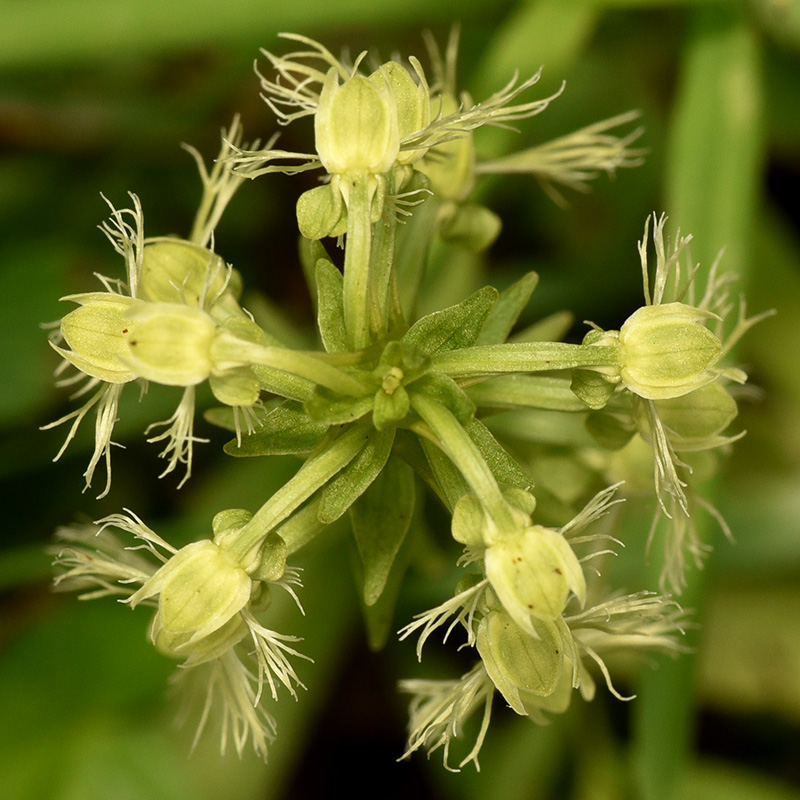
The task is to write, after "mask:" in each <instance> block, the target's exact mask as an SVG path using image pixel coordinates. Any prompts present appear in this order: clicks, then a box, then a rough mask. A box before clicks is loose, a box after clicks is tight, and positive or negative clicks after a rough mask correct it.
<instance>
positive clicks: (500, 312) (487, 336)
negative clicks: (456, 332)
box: [475, 272, 539, 344]
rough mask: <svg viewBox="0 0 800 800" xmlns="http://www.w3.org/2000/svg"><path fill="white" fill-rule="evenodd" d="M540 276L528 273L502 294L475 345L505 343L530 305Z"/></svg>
mask: <svg viewBox="0 0 800 800" xmlns="http://www.w3.org/2000/svg"><path fill="white" fill-rule="evenodd" d="M538 283H539V276H538V275H537V274H536V273H535V272H528V273H526V274H525V275H523V276H522V277H521V278H520V279H519V280H518V281H517V282H516V283H513V284H512V285H511V286H509V287H508V289H506V290H505V291H504V292H502V293H501V294H500V297H499V298H498V300H497V302H496V303H495V305H494V308H493V309H492V310H491V311H490V312H489V316H488V317H487V318H486V322H485V324H484V326H483V330H482V331H481V333H480V336H478V339H477V341H476V342H475V344H500V343H502V342H504V341H505V340H506V339H507V338H508V335H509V334H510V333H511V330H512V328H513V327H514V325H516V322H517V320H518V319H519V315H520V314H521V313H522V312H523V310H524V309H525V306H526V305H528V301H529V300H530V299H531V295H532V294H533V290H534V289H535V288H536V284H538Z"/></svg>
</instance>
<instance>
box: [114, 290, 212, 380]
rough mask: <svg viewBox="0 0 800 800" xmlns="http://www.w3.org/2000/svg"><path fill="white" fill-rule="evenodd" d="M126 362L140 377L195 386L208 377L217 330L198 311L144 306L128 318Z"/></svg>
mask: <svg viewBox="0 0 800 800" xmlns="http://www.w3.org/2000/svg"><path fill="white" fill-rule="evenodd" d="M131 319H132V321H133V322H134V326H133V328H132V330H131V332H130V333H129V334H128V335H127V336H126V340H127V344H128V354H127V356H126V358H125V362H126V363H127V364H128V365H129V366H130V368H131V369H132V370H133V371H134V372H135V373H136V374H137V375H139V376H140V377H142V378H146V379H147V380H151V381H155V382H156V383H161V384H164V385H166V386H194V385H196V384H198V383H202V382H203V381H204V380H205V379H206V378H208V376H209V375H210V374H211V369H212V366H213V365H212V360H211V343H212V341H213V340H214V335H215V333H216V330H217V326H216V324H215V323H214V320H212V319H211V317H209V315H208V314H206V313H205V312H204V311H201V310H200V309H199V308H191V307H190V306H184V305H179V304H177V303H147V304H146V305H142V306H140V307H138V308H137V309H136V310H135V312H134V313H132V314H131Z"/></svg>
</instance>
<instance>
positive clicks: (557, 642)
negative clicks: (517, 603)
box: [476, 609, 564, 715]
mask: <svg viewBox="0 0 800 800" xmlns="http://www.w3.org/2000/svg"><path fill="white" fill-rule="evenodd" d="M533 628H534V633H533V634H530V633H528V632H526V631H524V630H523V629H522V628H520V627H519V625H517V624H516V622H515V621H514V620H513V619H512V618H511V616H510V615H509V614H508V613H506V612H505V611H504V610H502V609H496V610H492V611H490V612H489V613H488V614H487V615H486V616H485V617H484V618H483V619H482V620H481V622H480V625H479V626H478V634H477V637H476V646H477V648H478V652H479V653H480V656H481V659H482V660H483V664H484V666H485V667H486V672H487V673H488V674H489V677H490V678H491V679H492V682H493V683H494V685H495V686H496V687H497V689H498V691H499V692H500V693H501V694H502V695H503V697H504V698H505V699H506V702H508V704H509V705H510V706H511V708H513V709H514V711H516V712H517V714H523V715H527V714H528V708H527V705H528V704H532V705H538V703H537V702H536V701H537V700H539V699H540V698H543V697H549V696H550V695H552V694H553V692H554V691H555V690H556V687H557V686H558V684H559V678H560V676H561V673H562V671H563V665H564V646H563V643H562V640H561V634H560V631H559V628H558V626H557V625H556V623H554V622H549V621H546V620H541V619H537V620H535V622H534V623H533ZM526 701H527V702H526Z"/></svg>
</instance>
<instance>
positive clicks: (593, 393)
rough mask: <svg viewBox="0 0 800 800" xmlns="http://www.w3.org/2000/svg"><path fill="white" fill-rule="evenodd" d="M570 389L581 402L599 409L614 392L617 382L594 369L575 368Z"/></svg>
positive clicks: (596, 409)
mask: <svg viewBox="0 0 800 800" xmlns="http://www.w3.org/2000/svg"><path fill="white" fill-rule="evenodd" d="M570 389H572V392H573V394H574V395H575V396H576V397H577V398H578V399H579V400H580V401H581V402H583V403H585V404H586V405H587V406H588V407H589V408H591V409H593V410H594V411H599V410H600V409H601V408H604V407H605V405H606V403H607V402H608V401H609V399H610V398H611V395H612V394H614V390H615V389H616V384H615V383H613V382H612V381H610V380H609V379H608V378H606V377H605V376H604V375H601V374H600V373H599V372H595V371H594V370H591V369H573V370H572V383H571V384H570Z"/></svg>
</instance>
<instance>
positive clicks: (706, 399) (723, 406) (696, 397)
mask: <svg viewBox="0 0 800 800" xmlns="http://www.w3.org/2000/svg"><path fill="white" fill-rule="evenodd" d="M655 405H656V411H657V412H658V417H659V419H660V420H661V422H662V424H663V425H664V427H665V428H666V429H667V430H668V431H669V434H670V441H671V443H672V446H673V447H674V448H675V449H676V450H703V449H705V448H707V447H713V446H715V445H716V444H719V443H720V439H719V437H720V435H721V434H722V432H723V431H724V430H725V429H726V428H727V427H728V425H730V424H731V422H733V420H734V419H736V415H737V413H738V408H737V406H736V401H735V400H734V399H733V398H732V397H731V396H730V394H728V392H727V391H726V390H725V387H724V386H722V385H721V384H720V383H717V382H714V383H707V384H706V385H705V386H701V387H700V388H699V389H695V390H694V391H693V392H689V393H688V394H684V395H681V396H680V397H673V398H670V399H668V400H656V401H655ZM636 424H637V426H638V427H639V431H640V433H641V434H642V436H643V437H644V438H645V439H646V440H648V441H650V440H651V438H652V431H651V430H650V421H649V417H648V415H647V414H645V413H643V409H641V408H639V409H638V413H637V414H636Z"/></svg>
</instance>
